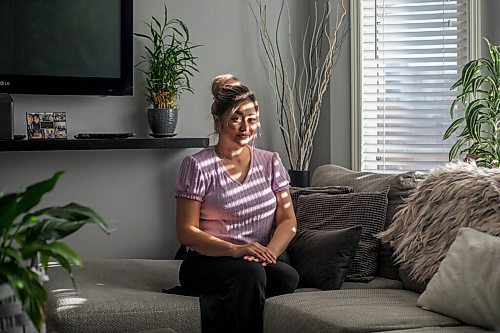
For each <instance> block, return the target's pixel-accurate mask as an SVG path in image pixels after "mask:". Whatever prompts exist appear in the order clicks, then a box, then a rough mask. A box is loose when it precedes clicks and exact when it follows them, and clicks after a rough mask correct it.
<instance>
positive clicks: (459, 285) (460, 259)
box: [417, 228, 500, 332]
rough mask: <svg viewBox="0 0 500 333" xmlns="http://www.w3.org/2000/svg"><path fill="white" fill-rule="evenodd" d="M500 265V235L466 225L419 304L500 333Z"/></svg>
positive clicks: (460, 231)
mask: <svg viewBox="0 0 500 333" xmlns="http://www.w3.org/2000/svg"><path fill="white" fill-rule="evenodd" d="M499 264H500V237H495V236H491V235H488V234H486V233H483V232H479V231H476V230H474V229H471V228H462V229H460V230H459V232H458V235H457V238H456V239H455V241H454V242H453V244H451V246H450V249H449V250H448V253H447V254H446V257H445V258H444V259H443V261H442V262H441V265H439V269H438V271H437V273H436V274H435V275H434V276H433V278H432V279H431V281H430V282H429V285H428V286H427V289H426V290H425V291H424V293H423V294H422V295H421V296H420V297H419V299H418V302H417V304H418V305H420V306H422V307H423V308H424V309H428V310H432V311H436V312H439V313H442V314H445V315H447V316H450V317H453V318H456V319H458V320H460V321H463V322H464V323H467V324H469V325H476V326H481V327H484V328H486V329H491V330H495V331H496V332H499V331H500V265H499Z"/></svg>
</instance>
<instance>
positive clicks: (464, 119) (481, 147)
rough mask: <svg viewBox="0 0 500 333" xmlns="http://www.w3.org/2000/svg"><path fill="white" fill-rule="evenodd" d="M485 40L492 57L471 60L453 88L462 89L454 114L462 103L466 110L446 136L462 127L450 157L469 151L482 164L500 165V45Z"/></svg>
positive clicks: (471, 156)
mask: <svg viewBox="0 0 500 333" xmlns="http://www.w3.org/2000/svg"><path fill="white" fill-rule="evenodd" d="M483 39H484V40H485V41H486V43H487V44H488V48H489V51H490V56H491V59H485V58H479V59H476V60H472V61H470V62H468V63H467V64H466V65H465V66H464V68H463V70H462V74H461V76H460V78H459V79H458V81H457V82H455V83H454V84H453V86H452V87H451V89H455V88H458V87H461V88H462V91H461V92H460V94H459V95H458V96H457V97H456V98H455V100H453V103H452V104H451V108H450V115H451V117H452V118H453V113H454V112H456V110H457V104H458V103H461V104H462V105H463V106H464V108H465V111H464V112H463V115H461V114H460V115H459V117H458V118H456V119H455V120H454V121H453V122H452V123H451V124H450V126H449V127H448V129H447V130H446V132H445V134H444V136H443V139H447V138H449V137H450V136H451V135H452V134H453V133H455V132H457V131H458V130H459V129H461V132H460V134H459V135H458V138H457V141H456V142H455V143H454V144H453V146H452V147H451V149H450V152H449V158H450V160H452V159H453V158H455V157H456V156H457V155H461V154H465V155H466V157H467V158H470V159H474V160H475V161H476V164H477V165H479V166H484V167H488V168H494V167H499V166H500V46H495V45H492V44H491V43H490V42H489V41H488V40H487V39H486V38H483Z"/></svg>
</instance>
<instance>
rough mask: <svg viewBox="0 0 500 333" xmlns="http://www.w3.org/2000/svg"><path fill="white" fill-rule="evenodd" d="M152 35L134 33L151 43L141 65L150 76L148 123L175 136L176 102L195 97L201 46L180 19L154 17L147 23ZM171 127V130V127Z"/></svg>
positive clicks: (162, 131) (153, 127) (156, 130)
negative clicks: (197, 53) (196, 52)
mask: <svg viewBox="0 0 500 333" xmlns="http://www.w3.org/2000/svg"><path fill="white" fill-rule="evenodd" d="M146 25H147V27H148V28H149V34H142V33H134V35H135V36H137V37H140V38H143V39H145V40H146V41H147V43H148V44H147V45H145V49H146V54H145V55H142V56H141V61H140V62H139V63H138V64H137V66H139V67H140V70H141V71H142V72H143V73H144V74H145V75H146V90H147V91H146V97H147V102H148V103H149V104H150V106H151V108H150V109H149V110H148V120H149V124H150V127H151V130H152V131H153V133H158V134H162V133H173V132H174V130H175V126H176V124H177V111H178V109H179V107H178V105H176V102H177V100H178V98H179V96H180V95H181V94H182V92H184V91H190V92H191V93H193V90H192V88H191V84H190V81H189V79H190V78H191V77H193V76H194V73H195V72H198V68H197V64H196V59H197V58H196V57H195V56H194V55H193V53H192V50H193V49H194V48H196V47H198V46H199V45H194V44H192V43H191V42H190V36H189V30H188V28H187V26H186V24H185V23H184V22H183V21H181V20H179V19H168V10H167V6H166V5H165V6H164V19H163V22H160V21H159V20H158V19H156V18H155V17H152V19H151V22H149V23H146ZM167 126H168V127H167Z"/></svg>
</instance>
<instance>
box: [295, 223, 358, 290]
mask: <svg viewBox="0 0 500 333" xmlns="http://www.w3.org/2000/svg"><path fill="white" fill-rule="evenodd" d="M361 231H362V227H361V226H354V227H351V228H346V229H342V230H328V231H324V230H303V231H299V232H298V233H297V235H296V236H295V238H294V239H293V240H292V242H291V244H290V246H289V247H288V249H287V252H288V254H289V256H290V259H291V263H292V266H293V268H295V269H296V270H297V272H298V273H299V277H300V280H299V286H300V287H313V288H320V289H323V290H333V289H340V287H341V286H342V283H343V282H344V280H345V277H346V276H347V272H348V271H349V269H350V268H351V264H352V261H353V259H354V255H355V253H356V248H357V247H358V244H359V239H360V237H361Z"/></svg>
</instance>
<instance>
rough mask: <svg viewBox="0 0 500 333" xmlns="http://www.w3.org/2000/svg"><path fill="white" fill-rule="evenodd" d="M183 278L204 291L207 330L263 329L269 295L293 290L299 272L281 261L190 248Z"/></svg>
mask: <svg viewBox="0 0 500 333" xmlns="http://www.w3.org/2000/svg"><path fill="white" fill-rule="evenodd" d="M179 279H180V282H181V286H182V287H183V288H185V289H187V290H189V291H191V292H193V293H197V294H200V295H201V296H200V307H201V323H202V332H203V333H212V332H249V333H259V332H262V330H263V316H264V302H265V299H266V298H268V297H272V296H276V295H282V294H287V293H292V292H293V291H294V290H295V288H297V284H298V282H299V275H298V273H297V271H296V270H295V269H293V268H292V267H291V266H289V265H288V264H286V263H284V262H281V261H278V262H277V263H276V264H273V265H268V266H262V265H261V264H260V263H254V262H248V261H245V260H243V259H236V258H231V257H209V256H204V255H201V254H199V253H196V252H193V251H190V252H189V253H188V255H187V257H186V259H185V260H184V261H183V262H182V265H181V268H180V272H179Z"/></svg>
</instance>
